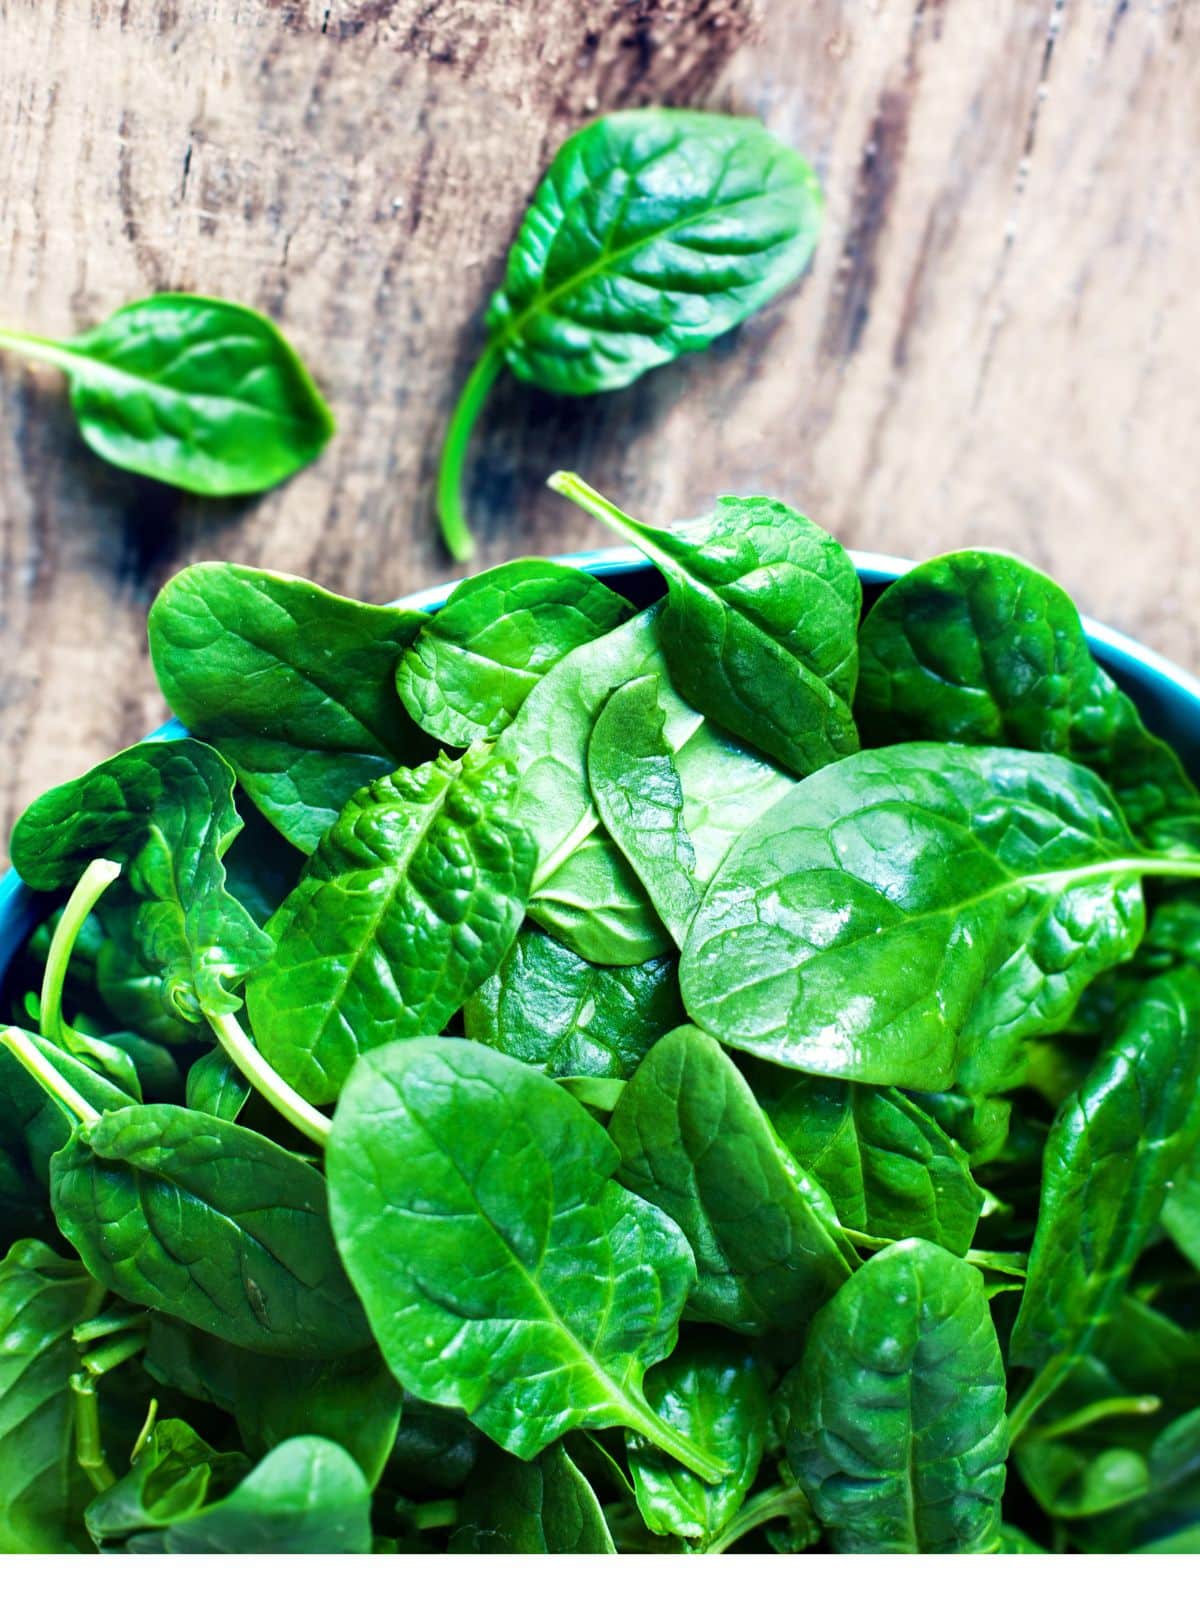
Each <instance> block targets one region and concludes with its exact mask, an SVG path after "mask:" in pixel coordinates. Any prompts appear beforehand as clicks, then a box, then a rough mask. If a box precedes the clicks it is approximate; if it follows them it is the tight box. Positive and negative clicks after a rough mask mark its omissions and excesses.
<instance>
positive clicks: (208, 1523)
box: [125, 1436, 371, 1555]
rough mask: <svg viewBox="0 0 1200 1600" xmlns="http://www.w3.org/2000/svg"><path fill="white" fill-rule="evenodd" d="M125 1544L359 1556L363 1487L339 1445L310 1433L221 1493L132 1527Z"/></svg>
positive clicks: (159, 1550)
mask: <svg viewBox="0 0 1200 1600" xmlns="http://www.w3.org/2000/svg"><path fill="white" fill-rule="evenodd" d="M135 1471H136V1468H135ZM125 1548H126V1549H127V1550H129V1551H132V1552H134V1553H135V1554H159V1555H227V1554H236V1555H366V1554H367V1553H368V1551H369V1550H370V1548H371V1491H370V1489H369V1488H368V1487H367V1483H366V1480H365V1479H364V1477H363V1475H362V1473H361V1472H360V1471H359V1470H358V1467H357V1466H356V1465H355V1464H354V1461H353V1460H352V1458H351V1457H350V1456H348V1455H347V1454H346V1452H345V1451H344V1450H343V1449H342V1448H341V1446H340V1445H336V1444H333V1443H332V1442H331V1441H330V1440H328V1439H319V1438H316V1437H314V1436H308V1437H302V1438H297V1439H288V1440H286V1441H285V1442H284V1443H283V1444H281V1445H279V1446H278V1447H277V1448H276V1449H274V1450H272V1451H271V1453H270V1455H269V1456H266V1457H265V1458H264V1459H263V1460H262V1461H260V1462H259V1464H258V1465H257V1466H256V1467H255V1468H254V1470H253V1472H251V1473H250V1474H249V1476H248V1477H246V1478H243V1480H242V1482H241V1483H240V1484H238V1486H237V1488H236V1489H234V1490H233V1492H232V1493H231V1494H229V1495H227V1496H226V1497H225V1498H224V1499H223V1500H217V1501H215V1502H214V1503H213V1504H211V1505H208V1506H205V1507H204V1508H203V1510H200V1511H196V1512H194V1513H192V1514H191V1515H186V1516H181V1517H179V1518H178V1519H177V1520H175V1521H173V1522H171V1523H170V1524H169V1525H168V1526H167V1527H166V1528H164V1529H162V1530H161V1531H159V1532H147V1533H138V1534H134V1535H133V1537H132V1538H130V1539H129V1540H128V1542H127V1544H126V1546H125Z"/></svg>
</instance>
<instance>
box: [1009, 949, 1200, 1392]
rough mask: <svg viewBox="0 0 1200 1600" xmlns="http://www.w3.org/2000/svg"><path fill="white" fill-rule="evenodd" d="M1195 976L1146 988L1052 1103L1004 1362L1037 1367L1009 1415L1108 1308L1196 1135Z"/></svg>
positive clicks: (1199, 1095)
mask: <svg viewBox="0 0 1200 1600" xmlns="http://www.w3.org/2000/svg"><path fill="white" fill-rule="evenodd" d="M1198 1090H1200V972H1197V971H1195V970H1194V969H1191V968H1182V969H1180V970H1179V971H1178V972H1174V973H1167V974H1164V975H1163V976H1162V977H1159V978H1156V979H1154V980H1153V981H1152V982H1151V983H1149V984H1147V985H1146V987H1145V989H1144V991H1143V993H1142V996H1141V998H1140V1000H1139V1001H1138V1002H1137V1004H1136V1005H1134V1006H1133V1007H1132V1008H1131V1009H1130V1011H1129V1013H1128V1015H1127V1017H1126V1019H1125V1021H1124V1024H1123V1026H1122V1027H1121V1029H1120V1031H1119V1033H1118V1034H1117V1036H1116V1037H1115V1039H1114V1040H1113V1042H1112V1044H1111V1046H1110V1047H1109V1048H1108V1049H1107V1050H1105V1052H1104V1053H1103V1054H1102V1055H1101V1057H1100V1059H1099V1060H1098V1061H1097V1063H1096V1065H1095V1067H1094V1068H1093V1069H1092V1071H1091V1072H1090V1073H1089V1074H1088V1076H1087V1078H1085V1080H1084V1081H1083V1083H1082V1084H1081V1085H1080V1088H1079V1090H1078V1091H1077V1092H1076V1093H1075V1094H1073V1095H1071V1096H1069V1097H1068V1098H1067V1099H1066V1100H1065V1101H1064V1102H1063V1104H1062V1106H1061V1107H1060V1108H1059V1111H1058V1114H1057V1116H1056V1117H1055V1119H1054V1124H1053V1126H1052V1128H1051V1130H1050V1136H1049V1139H1048V1140H1047V1142H1046V1155H1045V1170H1044V1178H1043V1186H1042V1200H1041V1206H1040V1208H1039V1211H1038V1224H1037V1232H1036V1233H1035V1235H1034V1240H1033V1247H1032V1249H1031V1251H1030V1257H1029V1278H1028V1281H1027V1283H1026V1285H1025V1293H1024V1296H1023V1297H1022V1301H1021V1311H1020V1315H1019V1317H1018V1319H1017V1323H1016V1326H1015V1328H1014V1329H1013V1334H1012V1340H1011V1345H1010V1360H1011V1361H1012V1362H1013V1363H1014V1364H1016V1365H1017V1366H1022V1367H1032V1368H1034V1369H1035V1370H1036V1371H1037V1374H1038V1375H1037V1377H1036V1378H1035V1381H1034V1387H1033V1389H1032V1390H1031V1391H1030V1396H1026V1397H1023V1398H1022V1401H1021V1416H1022V1421H1024V1420H1025V1419H1026V1418H1027V1417H1028V1415H1030V1414H1031V1412H1032V1409H1033V1407H1034V1405H1035V1403H1036V1401H1037V1400H1038V1399H1040V1398H1044V1396H1045V1394H1047V1393H1049V1392H1050V1390H1051V1388H1052V1387H1053V1385H1054V1384H1055V1383H1056V1382H1060V1381H1061V1380H1062V1377H1063V1376H1064V1375H1065V1373H1066V1372H1067V1371H1068V1370H1069V1368H1070V1366H1071V1364H1072V1363H1073V1362H1075V1361H1077V1360H1078V1359H1079V1357H1080V1356H1081V1355H1082V1354H1084V1353H1085V1352H1086V1351H1087V1349H1088V1348H1089V1346H1090V1345H1091V1343H1092V1342H1093V1341H1094V1340H1095V1338H1096V1335H1097V1333H1098V1332H1099V1330H1100V1329H1101V1328H1102V1327H1103V1325H1104V1323H1105V1321H1106V1320H1107V1319H1108V1317H1110V1316H1111V1315H1112V1312H1113V1309H1114V1307H1115V1306H1116V1305H1117V1304H1118V1302H1119V1301H1120V1298H1121V1296H1122V1294H1123V1293H1124V1291H1125V1285H1126V1283H1127V1282H1128V1279H1129V1274H1130V1272H1131V1270H1132V1268H1133V1264H1134V1262H1135V1261H1136V1259H1137V1257H1138V1255H1139V1254H1140V1252H1141V1250H1142V1248H1143V1247H1144V1245H1145V1244H1146V1242H1147V1240H1148V1238H1149V1235H1150V1231H1151V1229H1152V1228H1153V1227H1154V1225H1155V1223H1156V1222H1157V1221H1158V1216H1159V1212H1160V1211H1161V1209H1162V1204H1163V1200H1164V1197H1165V1196H1166V1193H1167V1185H1168V1184H1169V1182H1170V1180H1171V1178H1172V1177H1173V1175H1174V1174H1175V1173H1176V1172H1177V1171H1178V1170H1179V1168H1180V1167H1181V1166H1182V1164H1183V1162H1184V1161H1186V1160H1187V1159H1188V1157H1189V1155H1190V1154H1191V1152H1192V1151H1193V1150H1194V1149H1195V1148H1196V1144H1197V1140H1200V1092H1198Z"/></svg>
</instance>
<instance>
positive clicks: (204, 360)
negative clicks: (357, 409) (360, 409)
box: [0, 294, 334, 495]
mask: <svg viewBox="0 0 1200 1600" xmlns="http://www.w3.org/2000/svg"><path fill="white" fill-rule="evenodd" d="M0 349H4V350H11V351H13V352H14V353H15V354H17V355H21V356H24V357H25V358H26V359H27V360H30V361H44V362H48V363H49V364H50V365H51V366H54V367H58V368H59V369H60V370H61V371H62V372H65V373H66V375H67V380H68V382H69V385H70V395H71V405H72V407H73V409H74V412H75V420H76V421H77V422H78V424H79V429H80V432H81V433H82V434H83V437H84V438H85V439H86V441H87V442H88V444H89V445H90V446H91V447H92V449H93V450H94V451H95V452H96V454H97V455H98V456H103V457H104V459H105V460H106V461H111V462H112V463H113V465H114V466H117V467H124V468H125V469H126V471H128V472H139V473H141V474H142V475H143V476H144V477H147V478H157V479H159V480H160V481H161V482H162V483H170V484H174V485H175V486H176V487H177V488H180V489H187V490H190V491H191V493H193V494H208V495H228V494H258V493H260V492H261V491H262V490H264V489H270V488H272V487H273V486H274V485H275V484H277V483H279V482H280V481H281V480H282V479H284V478H286V477H289V476H290V475H291V474H292V473H293V472H295V471H297V469H298V468H300V467H303V466H306V465H307V464H308V463H309V462H310V461H312V460H314V459H315V458H316V457H317V456H318V455H320V453H321V451H322V450H323V449H324V448H325V446H326V444H328V442H329V440H330V438H331V437H332V436H333V426H334V424H333V417H332V415H331V413H330V410H329V407H328V406H327V405H326V404H325V401H324V400H323V398H322V397H321V393H320V391H319V390H318V388H317V386H316V384H315V383H314V382H313V380H312V379H311V378H310V377H309V375H308V372H307V371H306V369H305V367H304V364H303V363H302V361H301V360H300V357H299V356H298V355H297V354H296V352H295V351H294V350H293V349H292V347H291V345H290V344H288V342H287V340H286V339H285V338H284V337H283V335H282V334H281V333H280V331H279V329H278V328H277V327H276V326H275V325H274V323H273V322H271V321H269V320H268V318H266V317H264V316H262V315H261V314H260V313H259V312H257V311H252V310H251V309H250V308H249V306H240V305H235V304H234V303H233V302H231V301H229V300H212V299H208V298H206V297H204V296H202V295H195V294H156V295H153V296H151V297H150V299H148V300H137V301H135V302H134V303H133V304H132V305H128V306H124V307H122V309H121V310H120V311H116V312H114V313H113V315H112V316H111V317H107V318H105V320H104V321H103V322H100V323H97V325H96V326H95V327H94V328H89V329H88V330H87V332H86V333H81V334H77V335H76V336H75V337H74V338H73V339H46V338H43V337H41V336H40V335H36V334H28V333H12V332H8V331H0Z"/></svg>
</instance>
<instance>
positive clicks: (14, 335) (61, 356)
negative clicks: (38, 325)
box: [0, 328, 72, 371]
mask: <svg viewBox="0 0 1200 1600" xmlns="http://www.w3.org/2000/svg"><path fill="white" fill-rule="evenodd" d="M0 350H11V351H12V352H13V353H14V355H19V356H25V357H27V358H28V359H29V360H30V361H46V362H48V363H49V364H50V365H51V366H52V367H61V368H62V369H63V370H64V371H69V370H70V368H71V364H72V363H71V352H70V351H69V350H67V349H66V348H65V347H64V346H63V344H62V343H61V341H60V340H58V339H46V338H43V337H42V336H41V335H40V334H36V333H18V332H17V331H16V330H15V329H13V328H0Z"/></svg>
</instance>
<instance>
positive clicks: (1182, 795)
mask: <svg viewBox="0 0 1200 1600" xmlns="http://www.w3.org/2000/svg"><path fill="white" fill-rule="evenodd" d="M859 648H860V651H861V654H862V665H861V678H860V683H859V691H858V697H857V700H856V702H855V710H856V713H857V715H858V717H859V720H860V722H861V725H862V729H863V736H864V739H865V740H867V742H869V743H872V744H895V743H899V742H902V741H904V740H908V739H947V740H955V741H959V742H962V743H965V744H1002V745H1015V746H1018V747H1020V748H1022V749H1027V750H1043V751H1049V752H1052V753H1054V754H1056V755H1061V756H1067V757H1069V758H1070V759H1071V760H1073V761H1078V762H1080V763H1081V764H1082V765H1084V766H1087V767H1090V768H1091V769H1092V770H1093V771H1094V772H1097V773H1098V774H1099V775H1100V777H1102V778H1103V779H1104V780H1105V782H1106V783H1108V784H1109V785H1111V787H1112V790H1113V792H1114V794H1115V795H1116V797H1117V800H1118V801H1119V802H1120V805H1121V809H1122V810H1123V811H1124V813H1125V816H1126V819H1127V820H1128V822H1129V825H1130V827H1131V828H1132V830H1133V832H1134V834H1135V836H1136V837H1137V838H1139V839H1140V840H1142V841H1143V842H1144V843H1145V844H1147V845H1148V846H1149V847H1150V848H1151V849H1160V850H1169V849H1171V848H1173V847H1180V846H1182V847H1183V848H1185V849H1190V850H1193V851H1194V850H1196V849H1197V848H1198V847H1200V794H1198V793H1197V791H1196V788H1195V786H1194V785H1193V784H1192V783H1191V781H1190V780H1189V779H1188V777H1187V776H1186V775H1185V773H1184V771H1183V768H1182V766H1181V765H1180V762H1179V757H1178V756H1177V755H1176V754H1175V752H1174V751H1173V750H1172V749H1171V748H1170V746H1169V745H1166V744H1164V743H1163V741H1162V740H1161V739H1157V738H1155V737H1154V735H1153V734H1151V733H1148V732H1147V730H1146V728H1145V727H1144V726H1143V724H1142V720H1141V718H1140V716H1139V715H1138V712H1137V708H1136V707H1135V706H1134V704H1133V702H1132V701H1131V700H1130V699H1129V697H1128V696H1127V695H1125V694H1123V693H1122V691H1121V690H1120V689H1118V688H1117V686H1116V684H1115V683H1114V682H1113V681H1112V679H1111V678H1110V677H1109V676H1108V674H1107V673H1106V672H1105V671H1104V670H1103V668H1102V667H1100V666H1099V665H1098V663H1097V662H1096V661H1095V660H1094V659H1093V657H1092V654H1091V651H1090V649H1089V647H1088V642H1087V636H1086V634H1085V633H1084V631H1083V624H1082V623H1081V622H1080V620H1079V613H1078V612H1077V611H1076V609H1075V606H1074V604H1073V602H1072V601H1071V599H1070V597H1069V596H1068V595H1066V594H1065V593H1064V592H1063V590H1062V589H1060V588H1059V587H1058V585H1057V584H1056V583H1054V582H1052V581H1051V580H1050V579H1049V578H1047V577H1046V576H1045V575H1044V574H1043V573H1041V572H1038V571H1036V570H1035V569H1034V568H1033V567H1028V566H1026V565H1025V563H1024V562H1023V561H1018V560H1017V559H1016V557H1015V556H1008V555H1002V554H1000V553H999V552H997V551H985V550H958V551H954V552H953V553H951V554H950V555H944V556H938V557H937V558H936V559H935V560H933V561H926V562H923V563H922V564H921V565H920V566H919V567H916V568H914V569H913V571H911V572H908V573H905V574H904V575H903V576H902V577H900V578H898V579H897V580H896V582H895V583H892V584H890V585H889V586H888V588H887V589H886V590H885V591H884V593H883V595H882V596H881V597H880V599H879V600H878V601H877V602H876V604H875V606H874V608H873V609H872V611H871V612H870V614H869V615H868V617H867V619H866V621H865V622H864V623H863V626H862V632H861V635H860V637H859Z"/></svg>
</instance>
